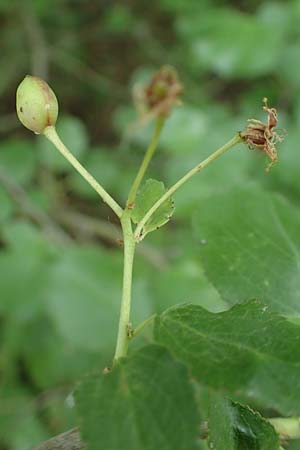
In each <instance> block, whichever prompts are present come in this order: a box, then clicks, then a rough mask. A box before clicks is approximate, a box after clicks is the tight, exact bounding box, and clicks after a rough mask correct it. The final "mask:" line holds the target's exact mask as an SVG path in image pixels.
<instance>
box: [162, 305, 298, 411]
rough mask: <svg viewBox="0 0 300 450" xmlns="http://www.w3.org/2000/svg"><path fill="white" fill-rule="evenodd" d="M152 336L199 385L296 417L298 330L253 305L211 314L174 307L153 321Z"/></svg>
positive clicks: (197, 309) (259, 306)
mask: <svg viewBox="0 0 300 450" xmlns="http://www.w3.org/2000/svg"><path fill="white" fill-rule="evenodd" d="M154 334H155V340H156V341H157V342H159V343H161V344H163V345H165V346H166V347H168V348H169V350H170V351H171V352H172V353H173V354H174V355H175V357H176V358H178V359H179V360H181V361H182V362H184V363H185V364H186V365H187V366H188V367H190V369H191V371H192V373H193V376H194V377H195V378H196V379H197V380H198V381H199V382H200V383H203V384H205V385H208V386H211V387H213V388H215V389H220V388H222V389H224V390H225V391H226V392H229V393H231V394H237V392H239V393H240V394H241V393H244V394H245V395H248V396H249V397H252V398H254V399H256V400H257V401H259V402H262V403H264V404H265V405H267V406H269V407H273V408H278V409H279V410H282V411H284V412H286V413H288V414H291V413H299V412H300V347H299V342H300V327H298V326H297V325H294V324H292V323H290V322H289V321H288V320H286V319H284V318H283V317H282V316H280V315H278V314H277V313H274V312H271V311H270V310H269V308H268V307H267V306H264V305H261V304H260V303H259V302H257V301H256V300H253V301H251V302H248V303H245V304H240V305H236V306H234V307H233V308H231V309H230V310H229V311H225V312H222V313H216V314H214V313H211V312H208V311H206V310H205V309H203V308H201V307H200V306H197V305H184V306H179V307H174V308H171V309H169V310H167V311H166V312H165V313H163V314H162V315H161V316H160V317H158V318H157V320H156V323H155V330H154Z"/></svg>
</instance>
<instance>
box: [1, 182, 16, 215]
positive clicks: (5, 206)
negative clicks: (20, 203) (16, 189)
mask: <svg viewBox="0 0 300 450" xmlns="http://www.w3.org/2000/svg"><path fill="white" fill-rule="evenodd" d="M14 209H15V208H14V204H13V201H12V200H11V198H10V197H9V195H8V193H7V192H6V190H5V189H4V188H3V187H2V186H0V223H2V222H5V221H6V220H7V219H8V218H9V217H10V216H11V214H12V213H13V211H14Z"/></svg>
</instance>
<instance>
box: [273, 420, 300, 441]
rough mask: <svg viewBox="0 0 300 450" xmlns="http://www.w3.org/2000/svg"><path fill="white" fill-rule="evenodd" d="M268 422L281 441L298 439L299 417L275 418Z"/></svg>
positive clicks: (299, 429)
mask: <svg viewBox="0 0 300 450" xmlns="http://www.w3.org/2000/svg"><path fill="white" fill-rule="evenodd" d="M269 422H270V423H271V424H272V425H273V427H274V428H275V430H276V431H277V433H278V434H279V435H280V436H281V437H282V438H283V439H300V417H287V418H285V417H278V418H277V417H276V418H274V419H269Z"/></svg>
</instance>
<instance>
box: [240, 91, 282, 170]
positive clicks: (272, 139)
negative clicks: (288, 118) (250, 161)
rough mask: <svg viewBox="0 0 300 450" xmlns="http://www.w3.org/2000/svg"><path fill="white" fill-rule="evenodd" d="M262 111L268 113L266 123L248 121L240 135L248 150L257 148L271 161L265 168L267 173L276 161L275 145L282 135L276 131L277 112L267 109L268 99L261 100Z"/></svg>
mask: <svg viewBox="0 0 300 450" xmlns="http://www.w3.org/2000/svg"><path fill="white" fill-rule="evenodd" d="M263 102H264V106H263V110H264V111H266V112H267V113H268V122H267V123H263V122H261V121H260V120H257V119H248V122H249V124H248V126H247V128H246V129H245V131H243V132H241V133H240V136H241V138H242V139H243V140H244V142H246V144H248V146H249V148H251V149H252V148H257V149H259V150H261V151H262V152H264V153H265V154H266V155H267V156H268V158H269V159H270V160H271V161H270V163H269V164H268V166H267V167H266V169H265V170H266V172H269V170H270V167H272V166H273V165H274V164H276V163H277V161H278V153H277V148H276V144H277V143H278V142H282V141H283V134H282V133H280V132H278V130H277V131H276V129H275V127H276V126H277V111H276V109H275V108H269V107H268V99H267V98H266V97H265V98H264V99H263Z"/></svg>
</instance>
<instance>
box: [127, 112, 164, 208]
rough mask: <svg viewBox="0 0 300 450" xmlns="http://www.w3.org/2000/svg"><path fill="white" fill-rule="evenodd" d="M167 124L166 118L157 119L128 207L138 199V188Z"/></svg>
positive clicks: (131, 190)
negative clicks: (163, 128)
mask: <svg viewBox="0 0 300 450" xmlns="http://www.w3.org/2000/svg"><path fill="white" fill-rule="evenodd" d="M164 123H165V117H163V116H159V117H158V118H157V119H156V125H155V129H154V133H153V136H152V140H151V142H150V145H149V147H148V148H147V150H146V153H145V156H144V159H143V161H142V164H141V165H140V168H139V171H138V173H137V176H136V177H135V180H134V182H133V184H132V186H131V189H130V192H129V195H128V200H127V207H130V206H132V205H133V204H134V201H135V197H136V193H137V191H138V188H139V186H140V184H141V182H142V179H143V177H144V175H145V173H146V170H147V168H148V166H149V163H150V161H151V159H152V156H153V155H154V152H155V150H156V147H157V144H158V140H159V136H160V133H161V130H162V127H163V125H164Z"/></svg>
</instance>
